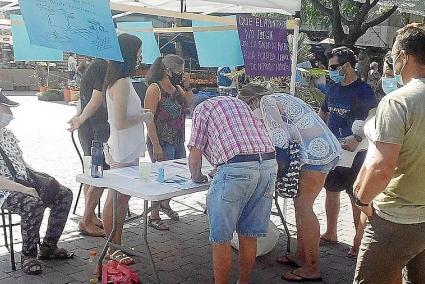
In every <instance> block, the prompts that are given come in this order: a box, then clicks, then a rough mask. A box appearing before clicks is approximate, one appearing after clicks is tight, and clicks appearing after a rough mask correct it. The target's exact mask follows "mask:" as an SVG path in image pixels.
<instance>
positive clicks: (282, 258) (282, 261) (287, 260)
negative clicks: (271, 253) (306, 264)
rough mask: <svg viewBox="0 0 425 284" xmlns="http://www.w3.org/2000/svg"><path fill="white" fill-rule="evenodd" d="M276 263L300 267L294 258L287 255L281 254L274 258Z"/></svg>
mask: <svg viewBox="0 0 425 284" xmlns="http://www.w3.org/2000/svg"><path fill="white" fill-rule="evenodd" d="M276 262H277V263H280V264H283V265H288V266H293V267H301V265H299V264H298V263H296V262H295V261H294V260H292V259H290V258H289V256H287V255H282V256H280V257H278V258H277V259H276Z"/></svg>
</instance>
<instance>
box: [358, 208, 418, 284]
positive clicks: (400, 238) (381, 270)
mask: <svg viewBox="0 0 425 284" xmlns="http://www.w3.org/2000/svg"><path fill="white" fill-rule="evenodd" d="M424 232H425V223H419V224H410V225H405V224H396V223H393V222H390V221H387V220H384V219H382V218H381V217H379V216H377V215H376V214H375V215H374V216H372V218H371V219H370V220H369V221H368V223H367V226H366V229H365V232H364V235H363V240H362V244H361V246H360V251H359V255H358V258H357V267H356V274H355V276H354V282H353V283H359V284H360V283H363V284H369V283H370V284H375V283H391V280H392V279H393V278H394V277H395V276H396V275H397V274H400V272H401V271H402V270H403V276H404V278H405V283H417V284H419V283H425V233H424Z"/></svg>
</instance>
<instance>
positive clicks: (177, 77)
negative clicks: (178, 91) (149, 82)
mask: <svg viewBox="0 0 425 284" xmlns="http://www.w3.org/2000/svg"><path fill="white" fill-rule="evenodd" d="M182 79H183V74H177V73H174V72H172V73H171V77H170V81H171V84H173V86H174V87H175V86H177V85H178V84H180V82H181V81H182Z"/></svg>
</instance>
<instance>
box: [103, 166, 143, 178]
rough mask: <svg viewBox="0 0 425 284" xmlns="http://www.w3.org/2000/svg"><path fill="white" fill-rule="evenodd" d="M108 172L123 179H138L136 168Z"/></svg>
mask: <svg viewBox="0 0 425 284" xmlns="http://www.w3.org/2000/svg"><path fill="white" fill-rule="evenodd" d="M108 172H109V173H111V174H114V175H117V176H121V177H125V178H130V179H140V176H139V167H138V166H132V167H125V168H118V169H111V170H109V171H108Z"/></svg>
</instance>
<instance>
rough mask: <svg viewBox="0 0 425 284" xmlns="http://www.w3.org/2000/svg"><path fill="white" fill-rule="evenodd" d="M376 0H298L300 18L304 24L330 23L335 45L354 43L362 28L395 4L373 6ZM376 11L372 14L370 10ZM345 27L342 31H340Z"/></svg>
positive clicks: (383, 17) (389, 12)
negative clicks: (359, 0) (360, 0)
mask: <svg viewBox="0 0 425 284" xmlns="http://www.w3.org/2000/svg"><path fill="white" fill-rule="evenodd" d="M378 2H379V0H365V1H364V3H360V2H357V1H354V0H302V2H301V3H302V8H301V20H302V22H303V23H304V24H306V25H308V26H322V27H328V26H331V33H332V36H333V38H334V40H335V44H337V45H354V44H355V43H356V41H357V40H358V39H359V38H360V37H361V36H362V35H364V34H365V33H366V31H367V30H368V29H369V28H371V27H374V26H376V25H379V24H380V23H382V22H383V21H385V20H386V19H388V18H389V17H390V16H391V15H392V14H393V13H394V12H395V11H396V10H397V6H392V7H386V8H384V7H381V8H379V9H378V8H376V5H377V4H378ZM374 11H376V13H375V12H374ZM344 27H346V29H345V30H346V31H348V32H345V31H344Z"/></svg>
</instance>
